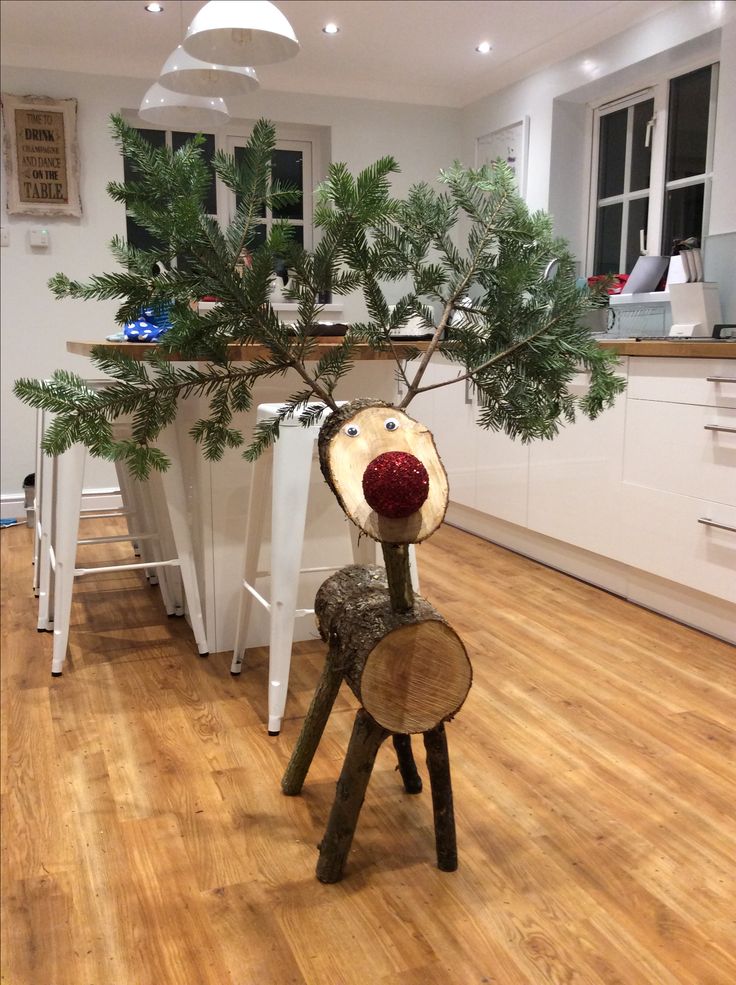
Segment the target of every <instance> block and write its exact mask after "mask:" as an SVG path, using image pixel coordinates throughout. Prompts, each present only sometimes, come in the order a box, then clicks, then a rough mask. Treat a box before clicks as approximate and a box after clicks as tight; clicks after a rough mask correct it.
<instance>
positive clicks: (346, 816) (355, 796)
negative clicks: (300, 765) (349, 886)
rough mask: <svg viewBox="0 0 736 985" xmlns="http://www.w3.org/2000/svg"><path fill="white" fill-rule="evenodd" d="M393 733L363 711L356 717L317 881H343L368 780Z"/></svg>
mask: <svg viewBox="0 0 736 985" xmlns="http://www.w3.org/2000/svg"><path fill="white" fill-rule="evenodd" d="M388 734H389V733H388V732H387V731H386V730H385V729H383V728H381V726H380V725H378V723H377V722H375V721H374V720H373V719H372V718H371V716H370V715H369V714H368V712H367V711H365V710H364V709H363V708H359V709H358V712H357V714H356V716H355V724H354V725H353V734H352V735H351V736H350V745H349V746H348V751H347V754H346V756H345V762H344V763H343V767H342V772H341V773H340V779H339V780H338V781H337V789H336V793H335V800H334V803H333V804H332V810H331V811H330V818H329V821H328V822H327V830H326V832H325V836H324V838H323V839H322V843H321V844H320V846H319V861H318V862H317V878H318V879H319V881H320V882H328V883H332V882H339V881H340V879H342V874H343V870H344V868H345V860H346V859H347V857H348V852H349V851H350V846H351V844H352V842H353V835H354V834H355V828H356V827H357V824H358V817H359V815H360V809H361V807H362V806H363V801H364V799H365V792H366V789H367V787H368V781H369V780H370V778H371V773H372V772H373V764H374V763H375V761H376V755H377V753H378V750H379V748H380V746H381V743H382V742H383V740H384V739H385V738H386V736H387V735H388Z"/></svg>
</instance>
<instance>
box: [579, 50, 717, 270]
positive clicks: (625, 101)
mask: <svg viewBox="0 0 736 985" xmlns="http://www.w3.org/2000/svg"><path fill="white" fill-rule="evenodd" d="M708 66H712V76H711V89H710V104H709V116H708V144H707V148H706V165H705V167H706V170H705V171H704V172H703V173H702V174H700V175H695V176H694V177H689V178H680V179H677V180H675V181H666V180H665V167H666V157H667V124H668V112H669V86H670V83H671V82H672V81H673V80H674V79H677V78H680V76H683V75H688V74H690V72H695V71H697V70H698V69H701V68H707V67H708ZM718 68H719V66H718V59H717V56H714V57H706V58H701V59H698V60H697V61H695V62H693V63H688V64H683V65H681V66H678V67H677V68H676V69H673V70H671V71H670V72H668V73H667V75H666V76H664V77H661V76H660V77H659V78H658V79H656V80H654V81H652V83H651V84H650V85H648V86H645V87H642V88H639V89H637V90H636V91H634V92H630V93H627V94H626V95H622V96H620V97H618V98H615V99H610V98H609V99H606V100H601V102H599V103H596V104H594V105H592V106H591V110H592V113H591V117H590V119H591V120H592V125H591V131H590V132H591V170H590V176H591V177H590V190H589V195H588V237H587V249H586V265H585V266H586V272H587V276H591V275H592V274H595V273H597V271H596V270H595V269H594V267H593V264H594V262H595V233H596V220H597V213H598V207H599V206H600V205H602V204H603V205H605V204H614V203H615V202H618V201H623V200H624V199H627V200H628V201H630V200H631V199H634V198H641V197H643V196H644V195H645V194H647V192H646V191H643V190H642V191H638V192H630V193H628V194H626V195H617V196H611V197H610V198H606V199H599V198H598V154H599V133H600V119H601V117H602V116H603V115H606V114H607V113H611V112H614V111H616V110H618V109H623V108H624V107H626V106H631V105H633V104H635V103H637V102H641V101H644V100H646V99H651V98H652V97H653V98H654V115H653V120H654V124H653V127H652V131H651V133H652V157H651V169H650V174H649V190H648V195H649V214H648V219H647V235H646V243H645V244H644V246H645V249H644V255H649V256H659V255H660V250H661V247H662V235H663V225H664V203H665V195H666V194H667V191H668V190H670V189H676V188H684V187H687V186H689V185H700V184H703V185H704V186H705V188H704V195H703V229H702V236H703V238H705V237H706V236H707V235H708V230H709V224H710V199H711V188H712V184H713V146H714V142H715V117H716V101H717V94H718ZM630 129H631V128H630V126H629V127H628V128H627V144H628V141H629V140H630V139H631V135H630ZM629 166H630V161H629V158H628V154H627V161H626V168H627V176H626V179H625V183H624V187H626V184H627V183H628V182H627V179H628V168H629ZM627 205H628V202H626V203H625V204H624V209H625V212H626V213H628V208H627ZM625 217H626V218H628V215H627V214H626V216H625ZM621 228H622V237H621V247H620V254H619V257H620V260H621V263H622V264H623V263H624V262H625V257H626V238H625V236H624V230H625V228H626V226H625V223H624V221H623V220H622V227H621ZM618 272H619V273H624V272H625V268H624V267H623V266H622V267H621V270H620V271H618Z"/></svg>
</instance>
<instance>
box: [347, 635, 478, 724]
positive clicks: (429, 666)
mask: <svg viewBox="0 0 736 985" xmlns="http://www.w3.org/2000/svg"><path fill="white" fill-rule="evenodd" d="M472 677H473V674H472V669H471V665H470V661H469V659H468V655H467V653H466V651H465V647H464V646H463V644H462V641H461V640H460V638H459V637H458V635H457V633H456V632H455V630H454V629H453V628H452V627H451V626H448V624H447V623H446V622H443V621H441V620H439V619H428V620H426V621H422V622H418V623H409V624H407V625H404V626H399V627H398V628H396V629H394V630H392V631H391V632H389V633H388V634H387V635H386V636H384V637H383V639H381V640H379V641H378V643H377V644H376V645H375V646H374V647H373V649H372V650H371V652H370V654H369V655H368V657H367V659H366V662H365V665H364V667H363V673H362V675H361V680H360V696H361V700H362V703H363V707H364V708H365V710H366V711H367V712H368V713H369V714H370V715H371V716H372V717H373V718H374V719H375V720H376V722H378V724H379V725H382V726H383V727H384V728H385V729H387V730H388V731H389V732H394V733H418V732H426V731H427V730H428V729H431V728H434V727H435V726H436V725H438V724H439V723H440V722H443V721H446V720H447V719H448V718H451V717H452V716H453V715H455V714H456V713H457V712H458V710H459V709H460V707H461V705H462V704H463V702H464V701H465V698H466V696H467V694H468V691H469V690H470V685H471V683H472Z"/></svg>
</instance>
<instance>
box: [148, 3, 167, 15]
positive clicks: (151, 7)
mask: <svg viewBox="0 0 736 985" xmlns="http://www.w3.org/2000/svg"><path fill="white" fill-rule="evenodd" d="M146 10H147V11H148V13H149V14H163V12H164V8H163V7H162V6H161V4H160V3H147V4H146Z"/></svg>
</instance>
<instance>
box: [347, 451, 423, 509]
mask: <svg viewBox="0 0 736 985" xmlns="http://www.w3.org/2000/svg"><path fill="white" fill-rule="evenodd" d="M363 495H364V496H365V498H366V502H367V503H368V505H369V506H370V507H371V508H372V509H374V510H375V511H376V513H378V514H379V515H380V516H387V517H391V519H394V520H398V519H400V518H401V517H405V516H411V514H412V513H416V511H417V510H418V509H420V508H421V506H422V504H423V503H424V501H425V499H426V498H427V496H428V495H429V475H428V474H427V470H426V469H425V467H424V466H423V465H422V463H421V462H420V461H419V459H418V458H415V457H414V456H413V455H410V454H409V453H408V452H405V451H387V452H384V453H383V455H379V456H378V458H374V459H373V461H372V462H370V464H369V465H368V467H367V468H366V470H365V472H364V473H363Z"/></svg>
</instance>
